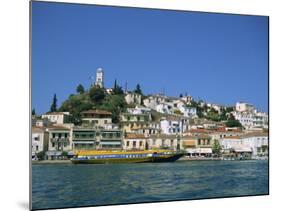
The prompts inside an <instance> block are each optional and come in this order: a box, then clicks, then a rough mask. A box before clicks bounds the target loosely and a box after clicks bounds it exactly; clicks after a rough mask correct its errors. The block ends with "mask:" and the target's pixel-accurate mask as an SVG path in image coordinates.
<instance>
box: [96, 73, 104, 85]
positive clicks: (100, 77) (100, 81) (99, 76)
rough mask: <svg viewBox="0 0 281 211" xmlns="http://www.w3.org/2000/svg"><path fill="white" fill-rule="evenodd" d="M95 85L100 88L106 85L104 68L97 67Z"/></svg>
mask: <svg viewBox="0 0 281 211" xmlns="http://www.w3.org/2000/svg"><path fill="white" fill-rule="evenodd" d="M95 85H96V86H99V87H100V88H103V87H104V72H103V69H102V68H98V69H97V72H96V82H95Z"/></svg>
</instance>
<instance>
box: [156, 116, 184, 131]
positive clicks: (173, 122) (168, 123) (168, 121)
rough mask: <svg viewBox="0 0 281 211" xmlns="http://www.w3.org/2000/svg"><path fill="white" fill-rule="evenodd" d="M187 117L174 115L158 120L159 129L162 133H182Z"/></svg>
mask: <svg viewBox="0 0 281 211" xmlns="http://www.w3.org/2000/svg"><path fill="white" fill-rule="evenodd" d="M187 124H188V122H187V119H186V118H181V117H175V116H168V117H166V118H163V119H161V120H160V127H161V131H162V133H164V134H179V133H184V132H185V131H186V129H187Z"/></svg>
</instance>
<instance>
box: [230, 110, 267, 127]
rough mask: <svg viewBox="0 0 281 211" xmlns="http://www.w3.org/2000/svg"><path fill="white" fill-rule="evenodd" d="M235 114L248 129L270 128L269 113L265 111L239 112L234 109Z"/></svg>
mask: <svg viewBox="0 0 281 211" xmlns="http://www.w3.org/2000/svg"><path fill="white" fill-rule="evenodd" d="M233 116H234V118H235V119H236V120H238V121H239V122H240V123H241V124H242V126H243V127H245V128H246V129H252V128H255V127H256V128H259V127H260V128H268V115H267V114H266V113H263V112H257V111H253V112H245V111H244V112H238V111H234V112H233Z"/></svg>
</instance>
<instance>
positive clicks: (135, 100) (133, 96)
mask: <svg viewBox="0 0 281 211" xmlns="http://www.w3.org/2000/svg"><path fill="white" fill-rule="evenodd" d="M125 100H126V103H127V104H137V105H140V104H141V95H140V94H137V93H134V92H128V93H127V94H126V96H125Z"/></svg>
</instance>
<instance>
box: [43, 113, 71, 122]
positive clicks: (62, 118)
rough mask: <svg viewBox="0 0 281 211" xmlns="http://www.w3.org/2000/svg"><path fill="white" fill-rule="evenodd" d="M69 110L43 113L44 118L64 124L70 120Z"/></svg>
mask: <svg viewBox="0 0 281 211" xmlns="http://www.w3.org/2000/svg"><path fill="white" fill-rule="evenodd" d="M69 115H70V114H69V112H49V113H46V114H43V115H42V119H48V120H49V121H50V122H52V123H55V124H64V123H67V122H68V118H69Z"/></svg>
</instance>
